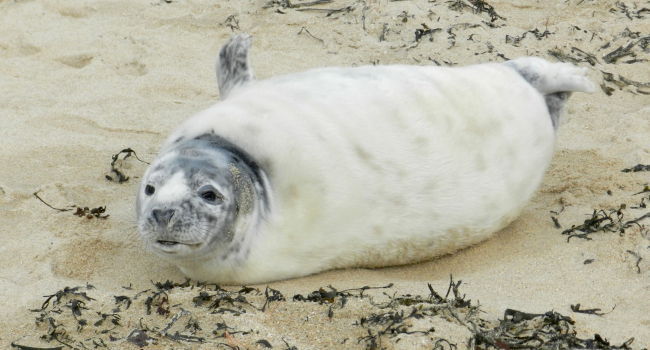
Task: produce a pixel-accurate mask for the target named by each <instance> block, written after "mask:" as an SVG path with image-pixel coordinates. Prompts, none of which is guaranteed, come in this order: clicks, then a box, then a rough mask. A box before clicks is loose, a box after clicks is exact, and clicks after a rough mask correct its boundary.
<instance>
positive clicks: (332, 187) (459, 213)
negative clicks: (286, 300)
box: [172, 64, 554, 274]
mask: <svg viewBox="0 0 650 350" xmlns="http://www.w3.org/2000/svg"><path fill="white" fill-rule="evenodd" d="M198 121H200V122H198ZM195 125H202V127H201V128H202V130H199V129H200V128H198V127H196V126H195ZM205 125H210V127H211V128H212V129H213V130H214V131H215V132H216V133H218V134H220V135H221V136H224V137H226V138H228V139H230V140H231V141H232V142H235V143H237V144H239V145H240V146H241V147H243V148H244V149H246V150H247V151H248V152H250V153H251V155H253V156H254V157H255V158H256V159H258V161H259V162H260V163H261V164H262V165H263V166H264V167H265V168H266V169H267V171H268V173H269V177H270V182H271V186H272V188H273V194H274V208H273V219H272V221H271V222H269V224H268V226H267V227H266V229H265V231H264V232H263V233H262V236H263V237H262V238H261V239H260V240H259V241H258V242H259V243H258V246H259V247H260V249H257V250H254V251H253V252H252V253H251V254H252V257H253V258H254V259H251V261H252V263H255V262H254V260H255V259H258V261H262V260H264V259H277V258H278V257H281V258H282V259H284V260H285V262H284V264H285V266H287V269H288V270H291V269H292V268H293V267H294V264H295V265H299V266H301V268H302V269H305V270H313V271H311V272H316V271H318V270H320V269H323V268H324V267H327V268H331V267H346V266H383V265H392V264H403V263H409V262H415V261H419V260H422V259H426V258H430V257H434V256H437V255H441V254H445V253H448V252H451V251H453V250H456V249H459V248H462V247H465V246H467V245H470V244H473V243H476V242H478V241H481V240H483V239H485V238H487V237H488V236H489V235H490V234H491V233H493V232H495V231H496V230H498V229H500V228H501V227H503V226H505V225H506V224H508V223H509V222H510V221H512V220H513V219H514V218H515V217H516V216H517V214H518V213H519V212H520V210H521V209H522V207H523V206H524V205H525V203H526V201H527V200H528V199H529V198H530V197H531V196H532V194H533V193H534V191H535V190H536V188H537V187H538V186H539V184H540V182H541V179H542V177H543V174H544V171H545V170H546V168H547V166H548V163H549V161H550V158H551V154H552V150H553V142H554V133H553V128H552V124H551V120H550V117H549V115H548V112H547V110H546V105H545V104H544V100H543V98H542V96H541V95H540V94H539V93H538V92H537V91H536V90H535V89H534V88H532V87H531V86H530V85H529V84H528V83H526V82H525V81H524V80H523V79H522V78H521V77H520V76H519V75H518V74H516V73H515V72H514V71H512V70H510V69H508V68H506V67H503V66H501V65H496V64H492V65H480V66H471V67H466V68H461V69H458V68H455V69H453V70H452V69H445V68H435V67H433V68H432V67H400V66H392V67H382V68H378V67H373V68H366V69H364V68H358V69H355V70H349V69H348V70H345V69H336V68H330V69H321V70H316V71H310V72H308V73H304V74H298V75H292V76H290V77H289V78H279V79H269V80H266V81H263V82H260V83H257V84H256V85H254V86H251V87H250V88H247V89H243V90H242V91H241V92H240V93H238V94H233V95H231V96H229V98H228V100H226V101H224V102H222V103H220V104H219V105H217V106H215V107H214V108H212V109H210V110H208V111H206V112H204V113H202V114H201V115H199V116H197V117H196V118H195V119H194V121H193V120H190V121H189V122H188V123H186V124H185V126H184V128H182V132H183V133H184V134H190V135H191V134H197V135H198V134H201V133H202V132H205V131H206V130H205V127H204V126H205ZM193 128H194V129H196V130H194V129H193ZM172 138H174V136H172ZM278 265H280V264H278ZM276 267H277V265H276ZM280 274H281V272H280Z"/></svg>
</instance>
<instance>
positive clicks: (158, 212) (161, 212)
mask: <svg viewBox="0 0 650 350" xmlns="http://www.w3.org/2000/svg"><path fill="white" fill-rule="evenodd" d="M174 212H175V211H174V209H154V210H152V211H151V216H153V219H154V220H156V222H157V223H159V224H167V223H169V220H171V218H172V216H174Z"/></svg>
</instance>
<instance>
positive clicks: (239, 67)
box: [217, 34, 254, 99]
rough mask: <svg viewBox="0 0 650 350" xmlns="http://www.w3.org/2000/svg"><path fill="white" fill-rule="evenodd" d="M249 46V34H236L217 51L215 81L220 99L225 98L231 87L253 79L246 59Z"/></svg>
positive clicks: (251, 70)
mask: <svg viewBox="0 0 650 350" xmlns="http://www.w3.org/2000/svg"><path fill="white" fill-rule="evenodd" d="M250 47H251V36H250V35H248V34H237V35H235V36H233V37H232V38H231V39H230V40H229V41H228V42H227V43H226V44H225V45H224V46H223V47H222V48H221V51H219V58H218V59H217V82H218V83H219V95H221V99H224V98H226V97H227V96H228V94H229V93H230V91H231V90H232V89H233V88H235V87H237V86H240V85H243V84H246V83H247V82H249V81H251V80H253V79H254V76H253V69H252V68H251V66H250V63H249V61H248V50H249V49H250Z"/></svg>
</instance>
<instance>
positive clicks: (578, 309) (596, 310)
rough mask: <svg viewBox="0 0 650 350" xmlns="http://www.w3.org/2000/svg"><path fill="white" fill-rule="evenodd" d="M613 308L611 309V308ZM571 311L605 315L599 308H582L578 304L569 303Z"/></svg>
mask: <svg viewBox="0 0 650 350" xmlns="http://www.w3.org/2000/svg"><path fill="white" fill-rule="evenodd" d="M612 310H613V309H612ZM571 311H573V312H577V313H581V314H588V315H596V316H603V315H605V313H604V312H601V311H602V310H601V309H599V308H593V309H583V308H581V307H580V304H579V303H578V304H575V305H574V304H571Z"/></svg>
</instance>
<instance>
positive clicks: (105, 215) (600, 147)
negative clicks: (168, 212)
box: [0, 0, 650, 349]
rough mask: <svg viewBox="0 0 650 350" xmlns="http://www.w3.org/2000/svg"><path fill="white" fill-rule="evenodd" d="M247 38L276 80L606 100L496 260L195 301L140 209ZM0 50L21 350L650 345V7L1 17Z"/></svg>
mask: <svg viewBox="0 0 650 350" xmlns="http://www.w3.org/2000/svg"><path fill="white" fill-rule="evenodd" d="M240 32H244V33H249V34H251V35H252V36H253V49H252V57H251V60H252V65H253V67H254V69H255V73H256V75H257V77H258V78H259V79H264V78H266V77H270V76H275V75H279V74H284V73H290V72H297V71H302V70H306V69H309V68H313V67H321V66H328V65H339V66H359V65H369V64H395V63H400V64H416V65H441V66H456V65H465V64H473V63H480V62H502V61H505V60H507V59H511V58H516V57H519V56H525V55H534V56H540V57H543V58H546V59H549V60H551V61H565V62H570V63H574V64H576V65H579V66H582V67H587V68H588V69H589V70H590V73H589V76H590V78H592V79H593V81H594V82H595V83H596V84H597V85H598V86H599V87H600V88H599V89H598V91H596V92H595V93H593V94H582V93H580V94H575V95H574V96H572V98H571V100H570V101H569V104H568V108H567V109H566V111H565V114H564V116H563V118H562V122H561V126H560V129H559V133H558V142H557V150H556V154H555V157H554V160H553V162H552V164H551V167H550V169H549V171H548V172H547V174H546V177H545V180H544V182H543V184H542V186H541V188H540V190H539V191H538V192H537V194H536V195H535V197H534V198H533V200H532V201H531V202H530V203H529V204H528V206H527V207H526V208H525V209H524V211H523V213H522V215H521V217H520V218H518V219H517V220H516V221H515V222H514V223H512V224H511V225H510V226H508V227H507V228H505V229H504V230H502V231H501V232H499V233H497V234H496V235H495V236H494V237H493V238H491V239H490V240H488V241H486V242H483V243H481V244H478V245H476V246H473V247H470V248H468V249H464V250H462V251H459V252H457V253H455V254H453V255H449V256H444V257H441V258H438V259H435V260H433V261H429V262H424V263H421V264H416V265H411V266H400V267H391V268H384V269H349V270H341V271H329V272H325V273H321V274H317V275H313V276H309V277H305V278H300V279H294V280H287V281H282V282H275V283H270V284H268V286H267V285H266V284H264V285H259V286H249V287H251V288H252V289H249V288H242V287H241V286H228V287H225V286H224V287H223V288H221V287H217V286H215V285H197V284H196V282H194V281H192V282H190V283H189V284H185V281H186V280H185V277H184V276H183V275H182V274H181V273H180V271H178V270H177V269H176V267H174V266H172V265H169V264H167V263H164V262H162V261H161V260H160V259H159V258H157V257H156V256H154V255H153V254H150V253H148V252H145V251H144V250H143V249H142V247H141V244H140V242H139V240H138V235H137V230H136V222H135V210H134V206H135V193H136V192H137V190H138V185H139V180H140V177H141V175H142V174H143V172H144V171H145V169H146V167H147V164H145V163H144V162H142V161H145V162H146V161H151V160H153V159H154V158H155V156H156V154H157V152H158V149H159V147H160V144H161V143H162V142H163V141H164V139H165V138H166V137H167V135H168V134H169V133H170V132H171V131H172V130H173V129H174V127H175V126H177V125H178V124H179V123H180V122H181V121H183V120H184V119H186V118H188V117H189V116H191V115H193V114H194V113H197V112H199V111H200V110H202V109H204V108H206V107H208V106H210V105H211V104H213V103H215V102H216V101H218V99H219V95H218V89H217V83H216V77H215V72H214V65H215V57H216V54H217V52H218V50H219V47H220V46H221V45H222V44H223V43H224V42H225V41H226V40H228V38H230V37H231V35H233V34H234V33H240ZM0 33H2V34H0V58H1V59H0V96H1V97H0V101H1V103H0V125H1V127H0V140H2V147H0V160H1V161H2V164H3V166H2V167H0V233H1V234H2V244H1V245H0V266H2V267H1V268H0V291H1V298H0V311H1V312H0V325H2V327H0V344H1V346H2V347H3V348H8V347H10V346H11V344H14V346H15V347H17V348H20V347H19V346H23V348H25V347H24V346H32V347H37V348H57V347H62V348H101V347H104V348H134V349H137V348H140V347H144V348H147V349H171V348H174V349H185V348H199V349H215V348H217V349H221V348H223V349H235V348H239V349H246V348H248V349H264V348H269V346H272V347H273V348H274V349H380V348H386V349H420V348H421V349H432V348H437V349H452V348H458V349H465V348H468V347H471V346H474V345H475V346H477V347H478V348H502V349H509V348H511V345H512V343H507V342H506V341H505V340H503V339H506V335H505V334H506V333H508V332H505V330H504V329H505V327H506V325H504V323H503V322H502V323H500V321H499V320H503V319H504V317H506V316H507V317H506V318H508V317H509V318H510V321H511V322H510V323H509V324H510V325H512V324H515V326H517V327H520V328H521V329H528V328H531V329H532V328H535V327H538V328H536V329H542V328H543V326H542V325H539V324H537V325H534V324H533V323H535V322H537V323H540V322H541V323H544V322H546V323H547V325H546V326H545V327H556V328H557V329H555V330H554V332H558V334H565V335H566V334H568V335H566V336H567V337H569V336H570V337H574V338H576V339H582V340H584V342H583V343H576V344H583V345H584V344H591V346H592V347H596V345H599V346H601V347H605V345H604V344H605V343H607V344H609V346H629V347H630V348H633V349H643V348H648V347H650V331H649V329H650V215H648V214H650V209H648V208H647V206H646V205H650V189H648V184H649V183H650V167H644V166H638V167H636V168H634V167H635V166H636V165H638V164H640V165H643V164H650V141H648V140H649V136H650V69H649V67H650V61H649V60H650V1H630V0H625V1H620V2H614V1H599V0H569V1H558V2H552V1H532V0H526V1H515V0H511V1H505V0H488V1H487V2H483V1H476V0H474V1H470V0H458V1H443V0H438V1H436V0H430V1H426V0H402V1H387V0H366V1H362V0H357V1H355V0H349V1H346V0H334V1H322V2H312V1H298V0H295V1H291V2H289V1H287V0H273V1H268V0H251V1H247V0H246V1H235V0H231V1H208V0H193V1H187V2H186V1H178V0H150V1H125V0H114V1H81V0H58V1H57V0H48V1H33V0H21V1H19V0H4V1H2V0H0ZM333 102H334V101H333ZM125 149H131V150H133V151H135V152H136V154H137V157H138V158H139V159H140V160H142V161H140V160H138V159H136V157H135V155H133V154H132V153H129V152H123V153H120V151H122V150H125ZM114 155H116V157H115V159H113V158H112V157H113V156H114ZM127 155H130V156H128V157H127ZM112 162H113V164H112V165H111V163H112ZM111 167H113V168H115V169H118V170H119V171H120V172H121V173H122V174H123V175H124V176H125V177H128V180H125V178H124V179H123V180H124V181H122V182H120V181H116V180H117V179H118V176H117V174H116V173H115V172H111ZM624 169H629V171H623V170H624ZM635 170H638V171H635ZM107 176H109V177H110V178H111V179H112V180H113V181H111V180H109V179H108V178H107ZM35 193H36V194H37V195H34V194H35ZM39 198H40V200H39ZM48 205H49V206H51V207H48ZM52 207H53V208H52ZM85 207H87V210H84V208H85ZM96 208H101V209H96ZM92 209H95V210H92ZM74 214H78V215H74ZM644 215H648V216H647V217H644ZM581 225H582V226H581ZM572 227H574V230H570V229H571V228H572ZM581 228H582V229H584V230H583V231H580V230H579V229H581ZM566 230H570V231H568V232H567V231H566ZM585 230H586V231H594V232H586V231H585ZM450 275H451V276H453V281H455V282H456V283H457V282H458V281H461V280H462V283H461V284H460V285H459V286H457V285H456V284H455V283H454V284H453V287H457V288H458V293H457V294H455V293H454V288H449V287H450ZM167 280H169V281H172V282H173V283H168V284H163V282H165V281H167ZM155 283H159V284H158V285H156V284H155ZM328 286H331V287H333V288H331V287H328ZM364 286H369V287H373V288H367V289H355V288H361V287H364ZM388 286H390V287H388ZM66 287H68V289H65V288H66ZM74 287H79V288H78V289H70V288H74ZM374 287H386V288H374ZM348 289H352V290H348ZM448 289H450V291H449V292H448ZM319 290H320V292H318V291H319ZM432 290H433V291H435V293H434V292H432ZM57 291H60V292H58V293H57ZM312 292H316V293H315V294H310V293H312ZM436 293H437V294H436ZM405 295H408V296H405ZM438 295H439V297H438ZM44 296H52V297H51V298H47V297H44ZM303 299H307V300H303ZM46 300H47V301H48V303H47V304H44V302H45V301H46ZM74 300H77V301H76V302H74ZM578 304H579V305H578ZM576 305H578V306H576ZM508 309H510V310H517V311H519V312H520V313H515V314H514V315H515V316H513V314H512V313H511V314H508V315H504V312H506V310H508ZM594 309H598V310H594ZM584 310H587V311H586V312H584ZM551 311H552V312H555V314H547V315H546V316H543V315H542V314H545V313H547V312H551ZM581 311H582V312H581ZM527 315H528V316H527ZM534 315H538V316H534ZM558 315H559V316H558ZM512 317H523V318H524V319H526V320H524V321H521V322H514V321H512ZM527 318H528V319H527ZM568 319H570V320H571V322H569V321H568ZM80 320H83V322H81V321H80ZM549 322H550V323H549ZM524 324H525V325H524ZM549 324H550V326H549ZM489 330H492V331H489ZM546 330H548V329H546ZM490 332H491V333H490ZM499 332H501V333H499ZM515 333H517V331H516V330H511V331H509V333H508V334H510V335H512V334H515ZM522 334H523V333H522ZM522 334H520V335H519V336H520V337H522V339H524V338H525V337H527V336H529V334H523V335H522ZM478 335H482V336H478ZM481 337H483V338H481ZM631 338H634V340H633V341H632V342H630V341H629V340H630V339H631ZM500 339H501V340H500ZM587 340H588V341H587ZM508 344H510V345H508ZM525 344H526V345H527V346H532V345H534V344H536V343H535V342H534V341H527V342H526V343H525ZM576 344H574V347H579V346H578V345H576Z"/></svg>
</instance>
